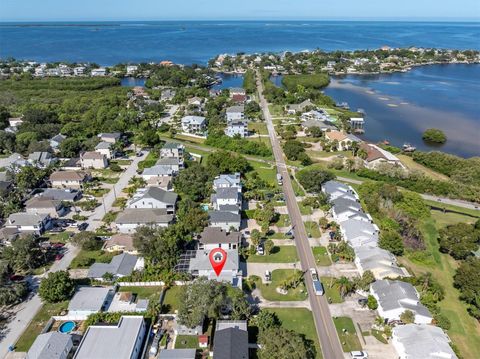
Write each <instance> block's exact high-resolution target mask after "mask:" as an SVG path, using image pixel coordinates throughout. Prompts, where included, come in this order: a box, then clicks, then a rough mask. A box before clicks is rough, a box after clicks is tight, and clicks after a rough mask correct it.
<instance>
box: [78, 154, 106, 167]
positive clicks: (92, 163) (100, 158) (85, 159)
mask: <svg viewBox="0 0 480 359" xmlns="http://www.w3.org/2000/svg"><path fill="white" fill-rule="evenodd" d="M80 164H81V166H82V168H84V169H85V168H94V169H104V168H107V166H108V160H107V157H105V155H103V154H101V153H98V152H94V151H89V152H84V153H82V154H81V155H80Z"/></svg>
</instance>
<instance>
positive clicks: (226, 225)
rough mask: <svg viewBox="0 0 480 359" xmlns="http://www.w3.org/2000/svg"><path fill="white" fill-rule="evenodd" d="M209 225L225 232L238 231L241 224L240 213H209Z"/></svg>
mask: <svg viewBox="0 0 480 359" xmlns="http://www.w3.org/2000/svg"><path fill="white" fill-rule="evenodd" d="M208 217H209V223H210V226H211V227H219V228H221V229H223V230H224V231H226V232H230V230H231V229H233V230H235V231H238V230H239V229H240V224H241V220H242V219H241V216H240V213H238V212H237V213H233V212H227V211H209V212H208Z"/></svg>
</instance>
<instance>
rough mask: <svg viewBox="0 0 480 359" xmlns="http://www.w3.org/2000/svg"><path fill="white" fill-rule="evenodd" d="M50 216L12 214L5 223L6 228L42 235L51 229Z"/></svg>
mask: <svg viewBox="0 0 480 359" xmlns="http://www.w3.org/2000/svg"><path fill="white" fill-rule="evenodd" d="M51 225H52V223H51V218H50V216H49V215H48V214H29V213H25V212H18V213H12V214H11V215H10V216H8V219H7V221H6V222H5V227H6V228H16V229H17V230H18V231H19V232H21V233H32V234H37V235H40V234H42V233H43V232H45V231H46V230H48V229H49V228H50V227H51Z"/></svg>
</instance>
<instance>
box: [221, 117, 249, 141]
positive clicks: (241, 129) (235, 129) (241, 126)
mask: <svg viewBox="0 0 480 359" xmlns="http://www.w3.org/2000/svg"><path fill="white" fill-rule="evenodd" d="M225 134H226V135H227V136H228V137H235V136H239V137H242V138H244V137H248V124H247V122H246V121H232V122H230V123H229V124H228V125H227V128H226V129H225Z"/></svg>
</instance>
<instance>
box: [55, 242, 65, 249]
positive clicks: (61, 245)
mask: <svg viewBox="0 0 480 359" xmlns="http://www.w3.org/2000/svg"><path fill="white" fill-rule="evenodd" d="M63 247H65V244H64V243H53V244H52V248H55V249H59V248H63Z"/></svg>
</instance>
